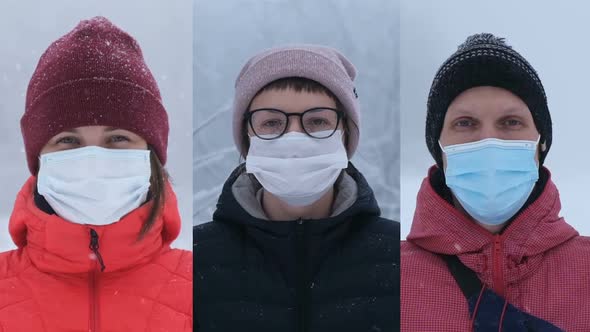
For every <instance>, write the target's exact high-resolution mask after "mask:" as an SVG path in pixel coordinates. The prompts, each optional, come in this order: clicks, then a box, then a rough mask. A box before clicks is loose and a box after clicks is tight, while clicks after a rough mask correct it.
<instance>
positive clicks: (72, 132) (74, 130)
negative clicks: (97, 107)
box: [58, 128, 78, 135]
mask: <svg viewBox="0 0 590 332" xmlns="http://www.w3.org/2000/svg"><path fill="white" fill-rule="evenodd" d="M61 133H70V134H77V133H78V129H77V128H73V129H68V130H64V131H62V132H61ZM58 135H59V134H58Z"/></svg>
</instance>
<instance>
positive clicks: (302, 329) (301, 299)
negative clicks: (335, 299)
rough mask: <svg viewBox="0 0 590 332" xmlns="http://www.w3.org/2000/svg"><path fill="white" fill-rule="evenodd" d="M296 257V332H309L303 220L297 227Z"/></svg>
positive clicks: (300, 219) (298, 221)
mask: <svg viewBox="0 0 590 332" xmlns="http://www.w3.org/2000/svg"><path fill="white" fill-rule="evenodd" d="M295 234H296V238H295V255H296V260H297V263H296V264H297V281H296V289H295V298H296V306H295V311H296V315H297V321H296V327H297V328H296V331H297V332H306V331H307V319H308V317H307V312H308V308H307V305H308V304H307V292H308V287H307V279H306V278H307V273H306V269H307V268H306V266H307V264H306V263H307V262H306V260H307V254H306V246H305V223H304V221H303V219H302V218H299V220H297V224H296V225H295Z"/></svg>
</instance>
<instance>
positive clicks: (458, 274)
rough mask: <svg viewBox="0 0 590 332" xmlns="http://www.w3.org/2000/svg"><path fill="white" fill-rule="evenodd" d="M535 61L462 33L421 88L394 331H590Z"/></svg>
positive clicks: (581, 262)
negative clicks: (422, 133)
mask: <svg viewBox="0 0 590 332" xmlns="http://www.w3.org/2000/svg"><path fill="white" fill-rule="evenodd" d="M551 138H552V126H551V118H550V114H549V110H548V107H547V100H546V96H545V92H544V89H543V86H542V84H541V81H540V79H539V77H538V76H537V73H536V72H535V70H534V69H533V68H532V66H531V65H530V64H529V63H528V62H527V61H526V60H525V59H524V58H523V57H522V56H521V55H520V54H519V53H517V52H516V51H515V50H514V49H512V48H511V47H510V46H508V45H507V44H506V43H505V42H504V40H503V39H501V38H497V37H495V36H493V35H491V34H478V35H474V36H471V37H469V38H468V39H467V40H466V41H465V43H463V44H462V45H460V46H459V49H458V50H457V52H456V53H454V54H453V55H452V56H451V57H450V58H449V59H448V60H447V61H446V62H445V63H444V64H443V65H442V66H441V68H440V69H439V71H438V73H437V75H436V77H435V78H434V82H433V84H432V87H431V90H430V95H429V98H428V113H427V121H426V142H427V145H428V148H429V150H430V152H431V154H432V155H433V157H434V159H435V161H436V164H437V165H436V166H433V167H432V168H431V169H430V170H429V172H428V177H427V178H426V179H425V180H424V182H423V183H422V187H421V188H420V191H419V193H418V197H417V204H416V211H415V214H414V220H413V223H412V228H411V231H410V234H409V235H408V238H407V242H404V243H403V244H402V247H401V266H402V289H401V292H402V295H401V297H402V301H401V319H402V320H401V329H402V331H439V332H443V331H449V332H451V331H452V332H457V331H485V332H487V331H580V332H585V331H590V301H588V298H590V273H589V270H588V266H590V239H589V238H587V237H582V236H579V234H578V232H576V230H575V229H573V228H572V227H571V226H570V225H568V224H567V223H566V222H565V220H564V219H563V218H561V217H559V215H558V213H559V211H560V209H561V205H560V201H559V193H558V191H557V188H556V187H555V184H554V183H553V182H552V181H551V174H550V172H549V170H548V169H547V168H545V167H543V162H544V160H545V157H546V156H547V153H548V151H549V148H550V146H551Z"/></svg>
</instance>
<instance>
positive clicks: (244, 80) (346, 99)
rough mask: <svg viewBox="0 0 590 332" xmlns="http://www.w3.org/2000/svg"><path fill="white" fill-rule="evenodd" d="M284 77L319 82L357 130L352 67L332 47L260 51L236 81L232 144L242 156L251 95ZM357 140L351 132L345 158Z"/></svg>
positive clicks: (297, 46)
mask: <svg viewBox="0 0 590 332" xmlns="http://www.w3.org/2000/svg"><path fill="white" fill-rule="evenodd" d="M287 77H301V78H307V79H310V80H313V81H316V82H318V83H319V84H321V85H323V86H324V87H325V88H327V89H328V90H330V91H331V92H332V93H333V94H334V95H335V96H336V97H337V98H338V101H340V103H341V104H342V105H343V106H344V111H345V112H346V115H347V116H348V117H349V119H350V120H352V121H354V122H355V123H356V124H357V126H358V127H359V128H360V112H359V104H358V100H357V98H358V96H357V93H356V89H355V87H354V83H353V80H354V78H355V77H356V69H355V67H354V65H353V64H352V63H351V62H350V61H348V59H347V58H346V57H344V55H342V54H341V53H340V52H338V51H337V50H335V49H333V48H329V47H325V46H318V45H294V46H286V47H277V48H272V49H268V50H265V51H262V52H260V53H258V54H257V55H255V56H254V57H252V58H251V59H250V60H248V62H247V63H246V64H245V65H244V67H243V68H242V70H241V72H240V74H239V75H238V78H237V80H236V85H235V87H236V95H235V98H234V110H233V111H234V115H233V116H234V120H233V130H234V142H235V144H236V146H237V148H238V150H239V151H240V153H241V154H242V155H246V154H247V152H248V151H243V149H244V144H243V143H244V142H243V136H242V130H243V124H244V117H243V116H244V113H245V112H247V111H248V106H249V105H250V102H251V101H252V99H253V98H254V96H255V95H256V94H257V93H258V91H260V90H261V89H262V88H263V87H265V86H266V85H267V84H269V83H271V82H273V81H276V80H278V79H282V78H287ZM358 141H359V133H358V131H356V130H353V131H351V132H350V135H349V139H348V147H347V149H348V157H349V158H350V157H352V155H353V154H354V152H355V150H356V148H357V145H358Z"/></svg>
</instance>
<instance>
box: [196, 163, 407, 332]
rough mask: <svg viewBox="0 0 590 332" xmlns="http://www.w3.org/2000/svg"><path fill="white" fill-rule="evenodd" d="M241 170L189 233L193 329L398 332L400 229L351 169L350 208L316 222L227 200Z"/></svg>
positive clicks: (367, 186)
mask: <svg viewBox="0 0 590 332" xmlns="http://www.w3.org/2000/svg"><path fill="white" fill-rule="evenodd" d="M242 172H244V167H243V165H242V166H240V167H238V168H237V169H236V170H235V171H234V172H233V173H232V175H231V176H230V177H229V179H228V180H227V182H226V183H225V185H224V188H223V191H222V194H221V196H220V198H219V201H218V203H217V210H216V212H215V213H214V215H213V220H214V221H213V222H209V223H205V224H202V225H197V226H195V227H194V229H193V236H194V249H193V253H194V265H193V266H194V284H195V291H194V301H195V302H194V303H195V309H194V317H195V320H196V324H195V326H196V331H200V332H214V331H224V332H233V331H244V332H265V331H273V332H291V331H292V332H316V331H317V332H332V331H334V332H346V331H351V332H352V331H354V332H365V331H366V332H373V331H374V332H391V331H399V312H400V307H399V306H400V298H399V296H400V295H399V294H400V290H399V287H400V281H399V280H400V277H399V273H400V270H399V261H400V257H399V223H398V222H393V221H390V220H387V219H383V218H380V217H379V215H380V210H379V207H378V205H377V202H376V200H375V197H374V195H373V191H372V190H371V188H370V187H369V185H368V183H367V182H366V180H365V179H364V177H363V176H362V175H361V174H360V173H359V172H358V171H357V170H356V169H355V168H354V167H353V166H352V164H350V165H349V167H348V168H347V170H346V172H347V173H348V174H349V175H350V176H351V177H352V178H353V179H354V180H355V182H356V183H357V188H358V189H357V199H356V202H354V203H353V204H352V206H350V207H349V208H348V209H347V210H345V211H344V212H343V213H340V214H339V215H337V216H334V217H330V218H326V219H322V220H301V219H300V220H293V221H284V222H283V221H278V222H276V221H275V222H273V221H268V220H264V219H257V218H254V217H252V216H251V215H250V214H248V213H247V212H246V211H245V210H244V208H242V206H241V205H240V204H239V203H238V201H237V200H236V198H235V197H234V195H233V193H232V185H233V183H234V182H235V181H236V179H237V178H238V176H239V175H240V174H241V173H242Z"/></svg>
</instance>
